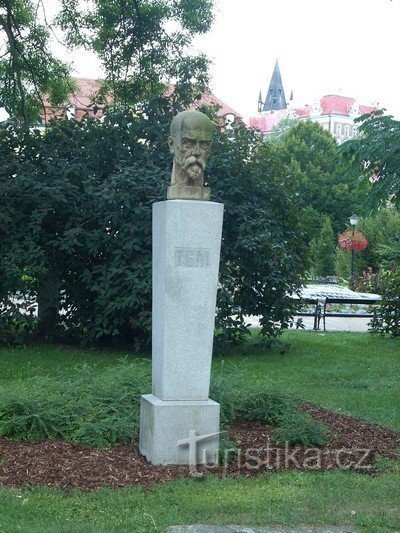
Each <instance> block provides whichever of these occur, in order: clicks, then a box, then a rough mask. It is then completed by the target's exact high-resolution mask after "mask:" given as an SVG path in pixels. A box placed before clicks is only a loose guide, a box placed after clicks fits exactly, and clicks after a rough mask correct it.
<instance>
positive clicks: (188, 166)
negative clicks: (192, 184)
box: [182, 155, 206, 179]
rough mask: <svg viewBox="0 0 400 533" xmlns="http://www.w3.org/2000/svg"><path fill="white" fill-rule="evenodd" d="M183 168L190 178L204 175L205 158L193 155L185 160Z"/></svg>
mask: <svg viewBox="0 0 400 533" xmlns="http://www.w3.org/2000/svg"><path fill="white" fill-rule="evenodd" d="M182 168H183V170H184V171H185V172H186V173H187V175H188V176H189V177H190V178H192V179H196V178H199V177H201V176H202V175H203V173H204V170H205V168H206V163H205V161H203V159H201V158H197V157H196V156H194V155H191V156H189V157H188V158H187V159H186V160H185V162H184V164H183V167H182Z"/></svg>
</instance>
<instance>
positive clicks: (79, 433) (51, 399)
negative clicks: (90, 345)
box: [0, 360, 317, 449]
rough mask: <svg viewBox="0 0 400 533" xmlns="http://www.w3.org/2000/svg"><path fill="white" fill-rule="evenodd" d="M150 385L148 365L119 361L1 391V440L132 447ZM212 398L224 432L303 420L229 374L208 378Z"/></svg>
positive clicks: (289, 405)
mask: <svg viewBox="0 0 400 533" xmlns="http://www.w3.org/2000/svg"><path fill="white" fill-rule="evenodd" d="M150 386H151V384H150V375H149V368H148V365H146V364H145V363H144V362H141V363H140V362H138V361H136V362H135V363H128V362H126V361H123V360H120V361H119V362H118V363H117V364H114V365H113V366H111V367H110V368H107V369H104V370H101V371H98V370H96V369H93V367H91V366H89V365H85V364H83V365H80V366H77V367H75V368H74V371H73V372H71V373H70V375H69V376H68V377H58V378H54V377H53V378H51V377H48V376H40V377H33V378H29V379H27V380H25V381H24V382H18V381H16V382H14V386H13V387H11V388H9V387H6V388H4V390H3V391H2V392H1V391H0V436H6V437H10V438H14V439H24V440H37V439H45V438H48V439H56V438H63V439H64V440H67V441H70V442H73V443H77V444H83V445H85V446H96V447H103V446H113V445H116V444H124V443H125V444H132V443H134V442H136V441H137V437H138V432H139V418H140V416H139V411H140V395H141V394H144V393H145V392H148V390H149V388H150ZM211 397H212V398H213V399H214V400H216V401H218V402H220V403H221V422H222V424H223V426H224V427H226V426H227V425H228V424H231V423H233V422H235V421H237V420H239V421H242V420H244V421H249V422H254V421H259V422H261V423H264V424H273V425H281V424H286V422H285V421H287V420H289V419H290V420H295V419H296V417H300V420H303V418H304V417H303V415H302V414H301V413H299V412H298V411H297V404H296V402H295V401H294V400H293V399H292V398H290V397H289V396H285V395H282V394H278V393H276V392H273V391H267V390H265V389H256V390H254V389H253V388H252V387H250V386H249V385H248V384H243V385H242V386H241V387H240V388H237V387H232V376H229V375H228V376H224V377H217V378H213V379H212V385H211ZM308 426H310V424H308ZM308 426H307V427H308ZM307 431H309V432H311V431H312V430H311V429H307ZM316 431H317V430H316ZM315 444H317V443H316V442H315ZM228 447H230V443H229V442H228V441H226V442H225V443H224V449H226V448H228Z"/></svg>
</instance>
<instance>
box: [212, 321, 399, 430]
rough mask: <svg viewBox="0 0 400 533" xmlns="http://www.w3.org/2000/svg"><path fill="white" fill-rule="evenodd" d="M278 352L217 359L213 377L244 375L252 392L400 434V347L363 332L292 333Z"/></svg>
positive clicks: (243, 351) (241, 352)
mask: <svg viewBox="0 0 400 533" xmlns="http://www.w3.org/2000/svg"><path fill="white" fill-rule="evenodd" d="M283 340H284V342H285V343H287V344H289V349H288V350H287V351H286V353H284V354H280V353H279V352H278V350H274V351H273V353H271V351H269V352H268V351H264V352H263V351H262V349H259V350H258V351H259V353H258V354H254V353H251V350H250V349H249V348H248V347H247V348H245V349H241V348H240V349H238V350H237V351H236V355H235V356H228V357H223V358H220V359H218V358H217V359H215V360H214V366H213V371H214V373H218V372H223V373H224V374H226V373H230V372H233V373H238V372H239V373H240V374H241V376H242V379H243V381H245V382H247V383H253V384H254V387H255V388H257V387H259V386H261V385H262V386H265V385H266V384H267V385H268V386H271V387H273V388H274V389H275V390H280V391H281V392H282V393H288V394H291V395H294V396H295V397H298V398H301V399H303V400H305V401H308V402H312V403H315V404H317V405H320V406H322V407H326V408H328V409H331V410H333V411H336V412H340V413H344V414H348V415H352V416H356V417H359V418H362V419H364V420H367V421H369V422H372V423H375V424H380V425H382V426H385V427H388V428H392V429H396V430H399V431H400V409H399V398H400V342H399V340H398V339H386V338H382V337H380V336H375V335H371V334H365V333H337V332H332V333H316V332H307V331H289V332H287V333H286V334H285V335H284V337H283Z"/></svg>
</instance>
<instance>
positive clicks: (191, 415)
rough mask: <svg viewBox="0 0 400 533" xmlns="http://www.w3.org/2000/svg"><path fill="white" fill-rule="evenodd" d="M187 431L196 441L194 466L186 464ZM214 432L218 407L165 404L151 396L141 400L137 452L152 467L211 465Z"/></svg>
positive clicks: (215, 440) (215, 450)
mask: <svg viewBox="0 0 400 533" xmlns="http://www.w3.org/2000/svg"><path fill="white" fill-rule="evenodd" d="M191 431H192V432H194V433H195V435H196V436H197V437H198V438H199V439H200V440H199V441H198V442H196V446H195V460H194V463H192V462H191V460H190V453H191V451H192V450H191V443H190V432H191ZM218 432H219V404H218V403H216V402H213V401H212V400H207V401H204V402H203V401H198V402H195V401H167V402H165V401H162V400H159V399H158V398H157V397H156V396H154V395H153V394H146V395H143V396H142V397H141V405H140V443H139V448H140V453H142V454H143V455H144V456H145V457H146V458H147V460H148V461H150V462H151V463H152V464H158V465H164V464H183V465H185V464H204V463H215V462H216V459H217V453H218V444H219V435H218ZM186 441H187V442H186ZM193 444H194V443H193Z"/></svg>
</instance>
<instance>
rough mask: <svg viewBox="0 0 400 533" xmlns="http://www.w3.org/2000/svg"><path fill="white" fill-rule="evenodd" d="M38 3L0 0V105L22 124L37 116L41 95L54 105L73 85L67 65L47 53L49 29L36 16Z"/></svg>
mask: <svg viewBox="0 0 400 533" xmlns="http://www.w3.org/2000/svg"><path fill="white" fill-rule="evenodd" d="M39 5H40V3H39V4H37V3H36V2H33V1H31V0H0V52H1V53H0V107H1V106H3V107H5V109H6V110H7V112H8V113H9V115H11V117H12V118H16V119H18V120H22V121H24V122H25V123H32V122H35V121H36V120H37V119H38V116H39V114H40V110H41V108H43V98H44V95H46V97H47V98H48V99H49V100H50V102H51V103H52V104H53V105H55V106H57V105H60V104H61V103H62V102H64V101H65V99H66V97H67V95H68V93H69V92H71V87H72V85H71V84H70V82H69V79H68V72H69V67H68V65H67V64H66V63H64V62H62V61H60V60H58V59H56V58H55V57H54V56H53V54H52V53H51V52H50V46H49V41H50V30H49V28H48V27H47V25H46V23H45V21H43V20H42V21H41V20H40V19H39V14H40V9H39ZM42 18H43V17H42ZM44 18H45V17H44Z"/></svg>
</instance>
